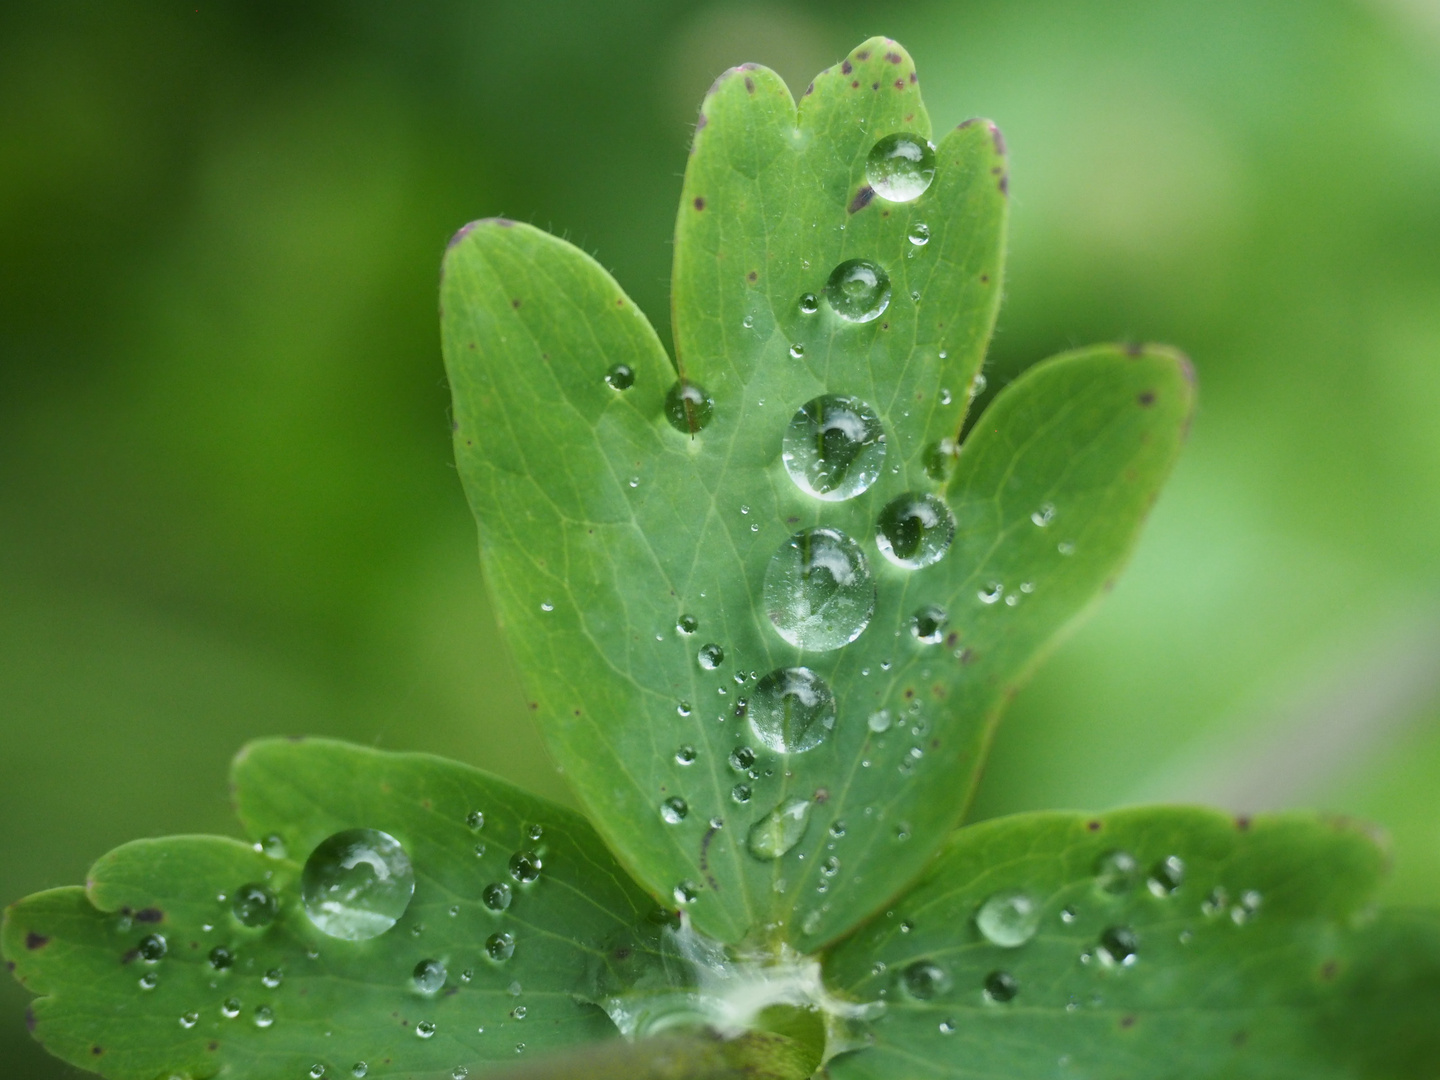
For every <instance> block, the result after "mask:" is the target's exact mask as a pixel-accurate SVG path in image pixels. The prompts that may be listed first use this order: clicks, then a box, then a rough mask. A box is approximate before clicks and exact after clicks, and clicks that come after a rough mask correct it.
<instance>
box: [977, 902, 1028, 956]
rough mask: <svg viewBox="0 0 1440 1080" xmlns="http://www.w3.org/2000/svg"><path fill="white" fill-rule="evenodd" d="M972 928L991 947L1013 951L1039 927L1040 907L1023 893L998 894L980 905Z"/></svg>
mask: <svg viewBox="0 0 1440 1080" xmlns="http://www.w3.org/2000/svg"><path fill="white" fill-rule="evenodd" d="M975 926H976V927H977V928H978V929H979V931H980V933H981V934H983V935H984V936H985V940H986V941H988V942H990V944H992V945H999V946H1000V947H1001V948H1002V949H1017V948H1019V947H1020V946H1021V945H1024V944H1025V943H1026V942H1027V941H1029V940H1030V939H1031V938H1032V937H1034V936H1035V931H1036V930H1037V929H1039V927H1040V905H1039V904H1037V903H1035V901H1034V900H1032V899H1031V898H1030V897H1029V896H1028V895H1027V894H1025V893H1023V892H1018V891H1013V892H998V893H996V894H995V895H994V896H992V897H990V898H989V899H988V900H986V901H985V902H984V903H983V904H981V905H980V910H979V911H977V912H976V913H975Z"/></svg>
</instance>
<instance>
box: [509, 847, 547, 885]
mask: <svg viewBox="0 0 1440 1080" xmlns="http://www.w3.org/2000/svg"><path fill="white" fill-rule="evenodd" d="M542 867H543V864H542V863H541V861H540V856H539V855H536V854H535V852H533V851H517V852H515V854H514V855H511V856H510V876H511V877H512V878H514V879H515V880H516V881H518V882H520V883H521V884H522V885H527V884H529V883H530V882H532V881H534V880H535V879H536V878H538V877H539V876H540V870H541V869H542Z"/></svg>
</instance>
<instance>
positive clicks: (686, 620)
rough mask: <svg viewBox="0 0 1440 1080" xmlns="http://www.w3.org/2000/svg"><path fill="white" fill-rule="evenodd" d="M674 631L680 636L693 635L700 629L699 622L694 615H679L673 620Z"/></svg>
mask: <svg viewBox="0 0 1440 1080" xmlns="http://www.w3.org/2000/svg"><path fill="white" fill-rule="evenodd" d="M675 629H676V631H677V632H679V633H681V634H687V635H688V634H693V633H694V632H695V631H696V630H698V629H700V620H699V619H697V618H695V616H694V615H681V616H680V618H678V619H676V620H675Z"/></svg>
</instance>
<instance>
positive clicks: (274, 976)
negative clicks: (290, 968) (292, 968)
mask: <svg viewBox="0 0 1440 1080" xmlns="http://www.w3.org/2000/svg"><path fill="white" fill-rule="evenodd" d="M260 981H261V982H262V983H264V984H265V985H266V986H268V987H269V988H270V989H271V990H274V989H275V988H276V987H277V986H279V985H280V984H281V983H282V982H284V981H285V972H283V971H281V970H280V969H279V968H271V969H270V970H269V971H267V972H265V974H264V975H262V976H260Z"/></svg>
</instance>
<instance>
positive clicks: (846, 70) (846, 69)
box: [840, 60, 855, 75]
mask: <svg viewBox="0 0 1440 1080" xmlns="http://www.w3.org/2000/svg"><path fill="white" fill-rule="evenodd" d="M854 70H855V69H854V68H853V67H851V66H850V61H849V60H846V61H843V62H842V63H841V64H840V71H841V73H842V74H844V75H849V74H850V72H852V71H854Z"/></svg>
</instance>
